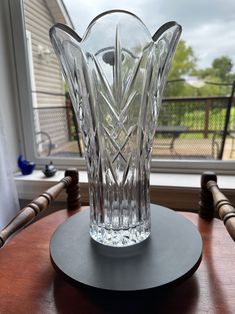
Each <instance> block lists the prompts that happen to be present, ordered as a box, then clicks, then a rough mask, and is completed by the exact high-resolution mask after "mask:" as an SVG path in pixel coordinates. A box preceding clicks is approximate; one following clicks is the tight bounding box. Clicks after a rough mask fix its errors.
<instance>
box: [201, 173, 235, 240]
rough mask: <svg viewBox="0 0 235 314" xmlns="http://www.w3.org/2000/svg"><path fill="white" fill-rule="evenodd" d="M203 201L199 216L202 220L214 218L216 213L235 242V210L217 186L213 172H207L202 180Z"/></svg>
mask: <svg viewBox="0 0 235 314" xmlns="http://www.w3.org/2000/svg"><path fill="white" fill-rule="evenodd" d="M201 188H202V190H201V200H200V203H199V204H200V210H199V214H200V216H201V217H202V218H212V217H213V216H214V211H216V212H217V213H218V215H219V217H220V219H221V220H223V222H224V225H225V227H226V229H227V231H228V233H229V234H230V236H231V238H232V239H233V240H234V241H235V209H234V207H233V205H232V204H231V203H230V201H229V200H228V199H227V197H226V196H224V194H223V193H222V192H221V191H220V189H219V187H218V185H217V177H216V175H215V173H213V172H205V173H203V175H202V178H201Z"/></svg>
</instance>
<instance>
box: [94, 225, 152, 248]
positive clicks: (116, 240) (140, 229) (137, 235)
mask: <svg viewBox="0 0 235 314" xmlns="http://www.w3.org/2000/svg"><path fill="white" fill-rule="evenodd" d="M149 235H150V228H146V225H145V224H142V225H138V226H136V227H132V228H128V229H121V230H114V229H106V228H104V227H97V226H92V225H91V228H90V236H91V238H92V239H93V240H95V241H96V242H98V243H100V244H103V245H108V246H113V247H126V246H131V245H135V244H138V243H140V242H143V241H144V240H146V239H147V238H148V237H149Z"/></svg>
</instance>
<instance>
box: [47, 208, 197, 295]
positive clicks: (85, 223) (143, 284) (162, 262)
mask: <svg viewBox="0 0 235 314" xmlns="http://www.w3.org/2000/svg"><path fill="white" fill-rule="evenodd" d="M50 254H51V260H52V263H53V265H54V267H55V268H56V269H57V270H59V271H60V272H62V273H63V274H64V275H66V277H68V278H69V279H71V280H72V281H73V282H75V283H78V284H79V283H80V284H85V285H87V286H91V287H96V288H101V289H106V290H114V291H137V290H144V289H150V288H161V287H166V286H170V285H173V284H176V283H178V282H180V281H182V280H184V279H186V278H188V277H190V276H191V275H192V274H193V273H194V272H195V271H196V269H197V268H198V266H199V264H200V261H201V256H202V240H201V236H200V234H199V232H198V231H197V229H196V227H195V226H194V225H193V224H192V223H191V222H190V221H188V220H187V219H186V218H184V217H183V216H181V215H180V214H177V213H176V212H174V211H172V210H170V209H167V208H165V207H161V206H157V205H151V236H150V237H149V238H148V239H147V240H145V241H143V242H142V243H140V244H137V245H134V246H130V247H124V248H113V247H109V246H104V245H101V244H99V243H97V242H95V241H94V240H92V239H91V238H90V235H89V210H84V211H82V212H80V213H78V214H76V215H74V216H72V217H71V218H69V219H68V220H66V221H65V222H64V223H63V224H62V225H60V226H59V227H58V229H57V230H56V231H55V233H54V234H53V236H52V239H51V243H50Z"/></svg>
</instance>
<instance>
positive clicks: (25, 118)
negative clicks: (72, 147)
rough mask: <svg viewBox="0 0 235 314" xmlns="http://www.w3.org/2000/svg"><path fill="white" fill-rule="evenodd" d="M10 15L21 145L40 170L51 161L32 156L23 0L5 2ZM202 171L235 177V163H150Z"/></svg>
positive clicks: (70, 162) (160, 168) (156, 167)
mask: <svg viewBox="0 0 235 314" xmlns="http://www.w3.org/2000/svg"><path fill="white" fill-rule="evenodd" d="M7 1H8V3H9V11H10V16H11V28H12V40H13V45H14V49H15V53H14V58H15V66H16V73H17V83H18V93H19V103H20V107H21V108H20V110H21V117H20V118H21V125H22V128H23V136H24V139H23V143H24V150H25V156H26V158H27V159H29V160H33V161H34V162H35V163H36V164H37V166H38V167H40V166H41V167H42V166H44V165H45V163H48V161H49V160H51V159H52V158H51V157H46V158H39V157H37V156H36V153H35V152H36V150H35V147H34V145H35V144H34V142H35V141H34V138H33V133H34V132H33V130H34V126H33V109H32V94H31V92H30V91H31V88H30V87H31V81H30V67H29V62H28V51H27V42H26V30H25V25H24V12H23V0H19V1H16V0H7ZM53 162H54V163H55V164H56V165H57V166H58V167H60V168H61V169H64V168H66V167H68V166H76V167H78V168H79V169H81V170H82V169H83V170H84V169H86V167H85V161H84V159H81V158H79V157H78V158H69V159H67V160H66V159H62V158H55V157H53ZM205 170H213V171H216V172H217V173H218V174H219V173H221V174H229V175H230V174H231V175H232V174H235V161H217V160H210V161H202V160H199V161H198V160H190V161H189V160H173V161H172V160H164V161H163V160H157V159H153V160H152V161H151V171H152V172H167V173H201V172H202V171H205Z"/></svg>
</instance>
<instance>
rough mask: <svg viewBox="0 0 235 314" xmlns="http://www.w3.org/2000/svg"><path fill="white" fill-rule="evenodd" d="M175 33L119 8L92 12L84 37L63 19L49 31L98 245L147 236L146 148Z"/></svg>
mask: <svg viewBox="0 0 235 314" xmlns="http://www.w3.org/2000/svg"><path fill="white" fill-rule="evenodd" d="M180 33H181V27H180V26H179V25H178V24H177V23H175V22H169V23H166V24H164V25H163V26H162V27H161V28H160V29H159V30H158V31H157V32H156V33H155V35H154V36H153V37H152V36H151V35H150V33H149V31H148V30H147V28H146V26H145V25H144V24H143V23H142V21H141V20H140V19H139V18H137V17H136V16H135V15H133V14H131V13H129V12H125V11H117V10H116V11H109V12H105V13H103V14H101V15H100V16H98V17H96V18H95V19H94V20H93V21H92V22H91V23H90V25H89V26H88V29H87V31H86V33H85V35H84V37H83V38H80V37H79V36H78V35H77V34H76V33H75V32H74V31H73V30H71V29H70V28H69V27H67V26H65V25H62V24H56V25H55V26H53V28H52V29H51V30H50V38H51V42H52V45H53V47H54V49H55V52H56V54H57V56H58V58H59V60H60V62H61V65H62V70H63V75H64V78H65V80H66V82H67V85H68V88H69V93H70V97H71V100H72V104H73V107H74V111H75V113H76V117H77V121H78V125H79V126H80V128H81V132H82V136H83V142H84V146H85V157H86V162H87V172H88V180H89V201H90V235H91V237H92V238H93V239H94V240H96V241H98V242H100V243H102V244H105V245H110V246H119V247H120V246H128V245H133V244H137V243H139V242H141V241H143V240H145V239H146V238H147V237H148V236H149V235H150V225H151V217H150V197H149V176H150V158H151V150H152V144H153V139H154V134H155V130H156V124H157V117H158V112H159V108H160V105H161V97H162V92H163V89H164V84H165V81H166V76H167V73H168V70H169V67H170V62H171V59H172V56H173V53H174V50H175V47H176V44H177V42H178V39H179V36H180Z"/></svg>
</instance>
